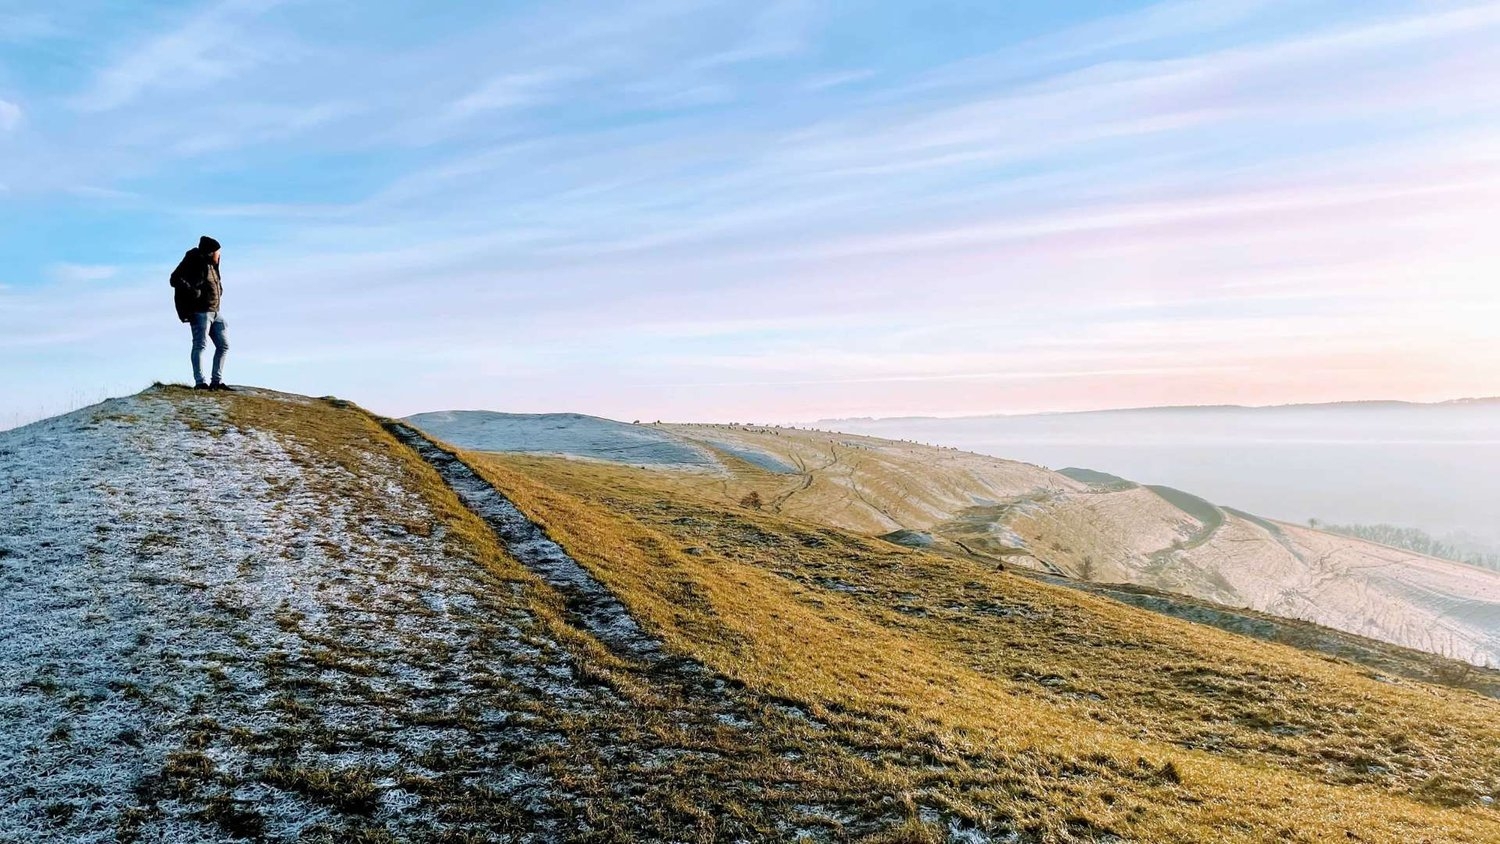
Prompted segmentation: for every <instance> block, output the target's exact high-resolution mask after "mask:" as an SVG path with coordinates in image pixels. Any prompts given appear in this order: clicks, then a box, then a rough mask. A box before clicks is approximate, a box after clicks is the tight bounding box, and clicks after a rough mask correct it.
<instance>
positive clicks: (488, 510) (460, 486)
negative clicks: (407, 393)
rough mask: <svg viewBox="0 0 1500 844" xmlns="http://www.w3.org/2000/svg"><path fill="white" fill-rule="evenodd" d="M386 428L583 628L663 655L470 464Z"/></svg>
mask: <svg viewBox="0 0 1500 844" xmlns="http://www.w3.org/2000/svg"><path fill="white" fill-rule="evenodd" d="M382 424H384V426H385V429H386V430H387V431H390V432H391V434H392V435H393V436H395V437H396V439H398V440H400V441H401V442H402V443H403V444H405V445H406V446H407V447H409V448H411V449H412V450H413V451H415V452H416V453H417V455H418V456H420V457H421V458H422V459H423V460H424V461H426V462H427V464H428V465H430V466H432V468H433V469H435V470H436V471H437V473H438V475H440V476H441V477H442V479H443V482H444V483H446V484H448V486H449V487H451V488H452V489H453V491H454V492H455V493H457V494H458V497H459V500H460V501H462V502H463V503H464V506H466V507H468V508H469V509H470V510H473V511H474V513H475V514H477V515H478V516H479V517H480V518H481V519H484V521H485V523H486V524H488V525H489V526H490V527H491V528H492V529H493V530H494V531H495V535H496V536H498V537H499V538H500V540H501V542H502V543H503V544H504V546H505V549H506V550H507V551H509V552H510V554H511V556H513V557H515V558H516V560H517V561H519V562H520V563H521V564H522V565H524V566H526V567H527V568H529V569H531V570H532V571H533V572H535V573H536V574H537V575H538V576H540V577H541V578H542V579H543V580H545V581H546V582H547V584H548V585H549V586H551V587H552V588H554V589H557V590H558V591H559V592H562V593H563V595H564V596H566V597H567V601H568V609H569V610H570V611H571V612H572V613H573V614H574V615H575V616H576V618H577V620H578V621H579V623H580V626H582V627H583V628H585V629H586V630H588V631H589V632H590V633H593V634H594V635H595V636H596V637H598V638H599V640H600V641H602V642H604V643H605V644H606V645H608V646H609V647H610V649H611V650H613V651H615V652H616V653H617V654H619V655H621V656H631V657H635V658H638V659H651V660H654V659H657V658H659V657H660V656H661V643H660V642H658V641H656V640H655V639H653V638H651V637H650V636H648V635H646V633H645V632H644V631H643V630H641V628H640V625H638V624H636V621H635V619H634V618H632V617H631V615H630V611H629V610H627V609H626V608H625V605H624V604H622V603H620V599H618V598H616V597H615V596H614V595H613V594H612V593H611V592H610V591H609V589H607V588H606V587H605V586H604V584H602V583H600V582H599V581H598V580H596V579H595V578H594V576H593V575H591V574H589V573H588V572H587V571H585V570H584V568H583V566H581V565H579V564H578V561H576V560H574V559H573V558H572V557H570V556H568V552H566V551H564V550H563V549H562V546H560V545H558V544H557V543H556V542H553V541H552V540H551V539H550V538H548V536H547V535H546V533H544V532H543V531H542V529H541V528H540V527H538V526H537V525H536V523H534V522H532V521H531V520H530V519H528V518H526V516H525V514H523V513H522V512H521V511H520V510H519V509H517V508H516V505H515V504H512V503H511V502H510V500H509V499H507V498H506V497H505V496H503V495H501V494H500V492H499V491H498V490H496V489H495V488H494V487H493V486H491V485H490V484H488V483H486V482H485V481H484V479H482V478H480V477H479V476H478V475H477V474H475V472H474V470H473V469H471V468H470V467H469V465H468V464H467V463H464V462H463V461H462V460H460V459H458V457H457V456H455V455H454V454H453V453H452V452H449V451H446V450H444V449H442V448H439V447H438V446H437V444H436V443H434V442H433V441H432V440H430V439H428V438H427V437H426V436H424V435H423V434H422V433H421V432H419V431H418V430H417V429H415V428H413V427H411V426H410V425H407V424H404V423H402V422H395V421H385V422H383V423H382Z"/></svg>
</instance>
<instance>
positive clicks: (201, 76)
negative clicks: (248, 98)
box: [75, 0, 285, 111]
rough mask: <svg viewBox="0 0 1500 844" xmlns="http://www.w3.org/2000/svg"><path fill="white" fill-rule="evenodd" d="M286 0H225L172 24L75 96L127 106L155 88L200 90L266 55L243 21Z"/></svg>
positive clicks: (96, 104) (126, 52) (98, 107)
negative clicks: (245, 29)
mask: <svg viewBox="0 0 1500 844" xmlns="http://www.w3.org/2000/svg"><path fill="white" fill-rule="evenodd" d="M284 2H285V0H220V2H218V3H215V4H214V5H212V6H209V7H208V8H206V9H203V10H201V11H199V12H198V13H197V14H194V15H193V16H191V17H190V18H188V19H187V20H185V21H183V22H182V23H181V24H179V25H177V26H176V27H174V28H173V29H171V30H169V31H167V32H164V33H161V34H159V35H156V36H154V37H152V38H150V39H148V40H147V41H145V42H144V43H140V44H132V45H128V46H127V47H125V48H124V49H123V50H122V51H121V53H120V56H119V57H118V58H117V59H116V60H115V61H114V62H113V63H111V64H109V65H107V66H105V67H104V68H103V69H101V70H100V71H99V73H98V75H97V76H96V77H95V79H94V82H93V84H92V86H91V87H90V89H89V90H88V91H86V92H85V93H84V94H82V95H81V96H79V97H78V98H77V99H76V100H75V105H76V107H78V108H79V109H82V110H84V111H109V110H112V109H117V108H122V107H124V106H127V105H130V104H131V103H133V102H135V101H136V100H137V99H138V98H140V97H142V96H144V95H145V94H147V93H149V92H151V91H152V90H155V89H170V90H178V91H181V90H201V89H203V88H206V87H208V86H210V85H212V84H213V83H215V82H218V81H220V80H222V79H225V78H226V77H229V76H230V75H232V74H234V73H236V72H238V71H242V70H244V69H246V68H248V67H251V66H253V65H255V64H257V63H259V62H262V61H266V60H267V59H268V58H269V54H268V53H267V52H266V51H265V50H264V45H261V44H258V43H257V42H256V41H255V39H251V38H248V37H246V35H245V33H244V32H243V31H242V27H243V25H244V24H245V23H246V22H248V21H250V20H253V19H254V18H255V17H256V16H258V15H260V14H263V13H264V12H266V11H269V10H271V9H273V8H275V7H277V6H280V5H282V4H283V3H284Z"/></svg>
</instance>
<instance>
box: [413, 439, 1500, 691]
mask: <svg viewBox="0 0 1500 844" xmlns="http://www.w3.org/2000/svg"><path fill="white" fill-rule="evenodd" d="M422 418H428V419H436V420H437V421H438V422H439V424H437V425H436V427H434V428H433V429H432V431H433V433H434V434H436V435H437V436H439V437H441V438H443V439H447V440H449V441H451V442H453V443H455V444H456V445H460V446H463V447H465V448H476V449H483V450H493V451H519V452H526V451H534V449H532V448H531V447H530V446H529V443H531V442H532V441H533V440H532V439H529V438H528V437H527V436H525V435H523V434H522V433H521V429H522V428H524V427H526V426H527V425H531V426H535V427H536V428H537V436H543V435H544V434H546V433H547V432H548V431H550V430H551V429H552V426H553V425H555V424H558V423H557V422H556V420H554V419H552V418H550V417H535V418H529V419H526V420H523V419H522V418H520V417H509V416H504V415H495V420H494V425H495V426H499V427H502V428H504V429H505V430H506V431H508V434H507V437H508V439H507V440H505V441H503V442H502V441H500V440H496V439H493V438H488V437H486V436H482V435H479V434H474V435H473V436H469V434H471V433H473V432H478V431H484V430H492V429H491V428H486V427H485V426H483V425H482V424H480V422H479V420H480V419H482V418H483V416H482V415H471V416H465V417H463V419H465V420H466V421H465V422H464V423H463V425H460V426H456V427H455V426H453V425H450V424H449V421H450V417H447V416H437V417H432V416H426V417H413V420H414V421H417V420H419V419H422ZM610 424H611V425H613V426H615V427H609V428H607V429H600V430H608V431H609V432H613V434H612V435H614V436H618V437H620V440H619V442H618V448H612V447H609V446H608V445H607V444H605V443H601V442H591V443H590V445H589V447H588V449H587V450H585V451H580V452H578V453H577V456H580V457H586V458H590V459H598V458H600V457H601V456H603V457H606V458H608V459H611V460H613V461H614V462H619V463H633V464H636V465H641V464H640V462H639V461H635V460H631V459H629V458H628V455H630V454H632V453H633V452H632V450H631V448H630V447H629V446H630V444H632V443H635V442H637V441H638V440H639V439H640V438H642V437H648V436H649V437H657V438H663V441H670V442H671V443H673V444H674V446H673V447H674V449H675V450H676V452H678V453H682V454H693V455H694V457H693V458H692V459H691V460H687V459H684V460H683V461H682V462H681V463H680V464H678V467H679V468H682V469H690V470H692V471H690V472H678V471H673V467H672V465H671V464H670V463H669V462H666V461H659V462H657V464H656V466H655V468H657V469H658V470H661V471H662V472H663V473H664V474H663V480H662V482H663V483H669V484H673V485H675V486H676V487H677V488H680V489H683V490H684V491H688V490H699V489H710V490H713V491H714V493H715V495H717V496H718V497H720V498H722V499H723V500H725V501H728V502H731V503H733V502H739V501H740V500H741V499H743V498H745V497H746V496H748V495H749V494H750V493H752V492H753V493H754V494H755V495H756V496H757V498H758V500H760V501H762V502H764V505H763V506H764V507H765V508H766V509H767V510H769V511H771V512H775V513H782V514H786V515H791V516H795V517H797V518H802V519H807V520H809V521H815V522H819V523H823V524H827V525H831V526H834V527H837V528H840V529H844V530H853V531H857V532H859V533H862V534H865V535H868V536H886V535H900V536H906V537H910V536H913V535H917V534H920V535H924V536H925V535H931V536H932V537H933V541H934V542H936V543H937V546H938V547H940V548H947V549H956V550H961V551H962V552H963V553H966V554H972V555H978V556H982V557H986V558H989V559H994V560H1000V561H1004V562H1005V564H1007V565H1011V566H1019V567H1023V568H1029V569H1033V570H1035V571H1038V572H1045V573H1049V574H1053V575H1061V576H1066V577H1072V578H1079V579H1083V580H1088V581H1091V582H1096V583H1126V584H1134V585H1139V586H1145V587H1150V588H1154V589H1160V590H1164V591H1167V592H1172V593H1177V594H1182V595H1187V596H1191V597H1194V598H1199V599H1204V600H1209V601H1214V602H1217V603H1220V604H1225V605H1228V606H1232V607H1248V608H1251V609H1254V610H1258V611H1262V612H1266V613H1270V614H1273V615H1279V616H1283V617H1286V618H1289V619H1299V620H1306V621H1312V622H1315V623H1318V624H1322V625H1326V626H1329V627H1333V628H1335V629H1339V630H1344V631H1347V632H1350V633H1355V634H1358V635H1361V636H1368V637H1371V638H1375V639H1380V640H1382V641H1386V642H1391V643H1394V644H1398V645H1403V646H1406V647H1411V648H1416V649H1420V650H1425V651H1429V652H1432V653H1437V654H1443V655H1447V656H1453V657H1457V658H1460V659H1465V660H1469V661H1472V662H1474V663H1475V664H1479V665H1486V664H1487V665H1500V573H1496V572H1489V571H1478V570H1475V569H1473V568H1472V567H1469V566H1464V565H1461V564H1457V563H1453V562H1450V561H1447V560H1439V559H1436V558H1433V557H1429V556H1424V555H1422V554H1419V553H1414V552H1410V551H1401V550H1397V549H1391V548H1385V547H1382V546H1378V545H1374V544H1371V543H1368V542H1363V541H1360V540H1358V539H1354V538H1349V537H1344V536H1337V535H1334V534H1330V533H1326V532H1322V531H1318V530H1313V529H1310V528H1308V527H1306V526H1302V525H1296V524H1287V523H1278V522H1275V521H1273V520H1267V519H1263V518H1260V517H1258V516H1251V515H1249V514H1240V513H1239V512H1237V511H1233V510H1226V509H1225V508H1221V507H1219V506H1217V505H1215V504H1214V503H1211V502H1209V501H1207V500H1205V499H1203V498H1202V497H1200V496H1197V495H1194V494H1192V493H1190V492H1185V491H1179V490H1178V489H1175V488H1173V487H1168V486H1163V485H1152V486H1142V485H1137V484H1135V483H1132V482H1131V481H1129V480H1127V479H1125V478H1120V477H1117V476H1115V475H1112V474H1109V473H1105V472H1097V471H1094V470H1080V469H1071V470H1065V471H1063V472H1053V471H1050V470H1047V469H1045V468H1042V467H1040V466H1034V465H1031V464H1027V463H1020V462H1016V461H1010V460H1001V459H996V458H993V457H987V456H984V455H979V454H973V453H970V452H965V451H960V450H957V449H950V448H936V447H932V446H924V445H918V444H915V443H910V442H897V441H892V440H886V439H881V438H877V437H869V436H861V435H855V434H838V433H824V432H818V431H808V430H800V429H790V428H775V427H766V426H749V425H738V426H737V425H652V426H628V425H620V424H619V423H610ZM507 442H508V443H511V444H514V445H515V447H509V446H507V444H506V443H507ZM562 453H565V452H562ZM700 453H701V454H707V455H709V457H710V459H711V461H712V465H711V466H710V467H709V468H708V469H707V470H706V469H705V465H704V463H703V461H702V460H701V459H699V456H698V455H699V454H700ZM768 467H770V468H768ZM705 471H708V472H709V473H710V474H711V475H716V477H702V476H701V475H702V473H704V472H705Z"/></svg>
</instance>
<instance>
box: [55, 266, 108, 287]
mask: <svg viewBox="0 0 1500 844" xmlns="http://www.w3.org/2000/svg"><path fill="white" fill-rule="evenodd" d="M119 271H120V268H119V267H112V266H108V265H105V264H53V265H52V266H51V267H50V268H49V272H48V275H50V276H51V277H52V278H53V279H55V280H57V281H60V282H63V283H65V284H67V283H77V282H90V281H104V280H105V279H109V278H114V277H115V274H116V273H118V272H119Z"/></svg>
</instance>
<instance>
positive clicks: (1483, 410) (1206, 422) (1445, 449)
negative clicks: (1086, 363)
mask: <svg viewBox="0 0 1500 844" xmlns="http://www.w3.org/2000/svg"><path fill="white" fill-rule="evenodd" d="M818 426H819V427H826V428H835V429H838V430H841V431H847V432H850V433H861V434H871V435H875V436H881V437H891V438H895V439H912V440H917V441H919V442H925V443H932V444H935V445H948V446H955V447H958V448H963V449H968V450H971V451H976V452H980V453H982V454H990V455H994V456H997V457H1006V458H1011V459H1015V460H1025V461H1028V462H1032V463H1038V464H1040V465H1043V466H1047V467H1050V468H1063V467H1069V466H1078V467H1085V468H1090V469H1098V470H1102V471H1105V472H1110V473H1113V474H1116V475H1120V476H1121V477H1125V478H1129V479H1130V480H1133V481H1138V482H1141V483H1150V484H1165V485H1168V486H1173V487H1177V488H1179V489H1185V490H1189V491H1191V492H1193V493H1196V494H1198V495H1201V496H1203V497H1205V498H1208V499H1210V500H1212V501H1213V502H1215V503H1217V504H1221V505H1228V506H1231V507H1238V508H1241V509H1244V510H1248V511H1250V512H1253V513H1257V514H1261V515H1264V516H1269V517H1272V518H1277V519H1283V520H1288V521H1297V522H1304V521H1306V520H1307V519H1309V518H1316V519H1319V520H1321V521H1325V522H1338V523H1358V524H1376V523H1386V524H1392V525H1399V526H1404V527H1416V528H1420V529H1422V530H1424V531H1427V532H1429V533H1431V534H1433V535H1435V536H1439V537H1454V536H1456V535H1468V536H1470V537H1472V538H1475V539H1479V540H1482V541H1483V542H1484V543H1485V544H1487V545H1490V546H1500V516H1497V514H1500V400H1497V399H1491V400H1484V401H1472V402H1451V403H1446V404H1431V405H1412V404H1398V403H1351V404H1332V405H1308V406H1298V407H1275V408H1240V407H1204V408H1152V409H1146V410H1123V411H1102V412H1095V413H1066V414H1038V415H1030V416H985V417H967V418H959V419H933V418H901V419H839V420H826V421H823V422H820V423H818Z"/></svg>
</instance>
